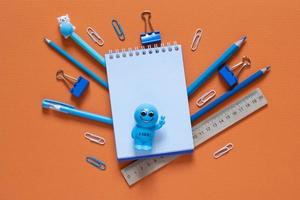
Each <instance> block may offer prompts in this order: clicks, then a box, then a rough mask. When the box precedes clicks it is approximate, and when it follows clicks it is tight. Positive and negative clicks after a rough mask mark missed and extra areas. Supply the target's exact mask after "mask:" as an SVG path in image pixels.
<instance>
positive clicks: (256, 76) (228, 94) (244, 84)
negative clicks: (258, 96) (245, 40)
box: [191, 66, 271, 122]
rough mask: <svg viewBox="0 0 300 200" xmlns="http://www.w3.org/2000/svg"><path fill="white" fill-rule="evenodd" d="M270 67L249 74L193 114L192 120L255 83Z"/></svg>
mask: <svg viewBox="0 0 300 200" xmlns="http://www.w3.org/2000/svg"><path fill="white" fill-rule="evenodd" d="M270 68H271V67H270V66H267V67H265V68H262V69H261V70H259V71H257V72H256V73H254V74H252V75H251V76H249V77H248V78H247V79H246V80H244V81H243V82H241V83H239V84H238V85H236V86H235V87H234V88H233V89H232V90H229V91H228V92H226V93H225V94H223V95H222V96H220V97H219V98H217V99H216V100H214V101H213V102H211V103H210V104H208V105H207V106H205V107H204V108H202V109H201V110H199V111H198V112H196V113H195V114H193V115H192V116H191V121H192V122H193V121H195V120H197V119H198V118H200V117H202V116H203V115H205V114H206V113H208V112H209V111H211V110H212V109H213V108H215V107H217V106H218V105H220V104H221V103H223V102H224V101H226V100H227V99H229V98H230V97H232V96H233V95H235V94H236V93H238V92H239V91H241V90H242V89H244V88H245V87H247V86H248V85H250V84H251V83H253V82H254V81H255V80H257V79H259V78H260V77H262V76H263V75H264V74H265V73H266V72H268V71H270Z"/></svg>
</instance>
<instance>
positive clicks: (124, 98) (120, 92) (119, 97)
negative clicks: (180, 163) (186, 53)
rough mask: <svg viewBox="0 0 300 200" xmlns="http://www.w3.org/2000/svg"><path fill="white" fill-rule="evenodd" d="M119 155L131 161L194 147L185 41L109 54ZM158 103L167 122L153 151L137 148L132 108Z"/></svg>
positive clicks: (108, 73) (111, 101)
mask: <svg viewBox="0 0 300 200" xmlns="http://www.w3.org/2000/svg"><path fill="white" fill-rule="evenodd" d="M105 59H106V66H107V77H108V84H109V94H110V103H111V109H112V116H113V128H114V135H115V143H116V152H117V158H118V159H119V160H130V159H138V158H145V157H155V156H160V155H171V154H178V153H187V152H191V151H192V150H193V148H194V144H193V139H192V128H191V121H190V113H189V106H188V97H187V88H186V81H185V73H184V66H183V59H182V49H181V45H177V44H175V45H170V46H165V47H157V48H151V49H140V50H129V51H125V52H119V53H117V52H116V53H109V54H106V55H105ZM143 103H149V104H152V105H154V106H155V107H156V108H157V109H158V113H159V115H160V116H161V115H164V116H165V117H166V119H165V120H166V123H165V125H164V126H163V127H162V128H161V129H159V130H157V131H156V132H155V134H156V135H155V137H154V140H153V147H152V150H151V151H143V150H135V148H134V140H133V139H132V138H131V131H132V129H133V127H134V126H135V124H136V123H135V120H134V111H135V109H136V108H137V107H138V106H139V105H140V104H143Z"/></svg>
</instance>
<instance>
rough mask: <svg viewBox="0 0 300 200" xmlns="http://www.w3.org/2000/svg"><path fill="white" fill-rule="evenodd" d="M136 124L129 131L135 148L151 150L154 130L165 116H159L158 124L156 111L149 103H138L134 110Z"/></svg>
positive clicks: (158, 127) (160, 124)
mask: <svg viewBox="0 0 300 200" xmlns="http://www.w3.org/2000/svg"><path fill="white" fill-rule="evenodd" d="M134 119H135V121H136V123H137V124H136V125H135V127H134V128H133V130H132V132H131V137H132V138H133V139H134V147H135V148H136V149H137V150H146V151H147V150H151V149H152V140H153V137H154V132H155V131H156V130H158V129H160V128H161V127H162V126H163V125H164V124H165V117H164V116H161V117H160V120H159V122H158V124H156V122H157V121H158V111H157V109H156V108H155V107H154V106H152V105H150V104H142V105H139V106H138V107H137V108H136V110H135V112H134Z"/></svg>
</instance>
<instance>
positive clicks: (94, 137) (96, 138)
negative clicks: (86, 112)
mask: <svg viewBox="0 0 300 200" xmlns="http://www.w3.org/2000/svg"><path fill="white" fill-rule="evenodd" d="M84 137H85V138H86V139H88V140H89V141H91V142H95V143H97V144H105V139H104V138H103V137H100V136H98V135H95V134H93V133H90V132H85V133H84Z"/></svg>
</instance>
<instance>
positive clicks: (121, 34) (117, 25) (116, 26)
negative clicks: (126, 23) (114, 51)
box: [111, 19, 125, 41]
mask: <svg viewBox="0 0 300 200" xmlns="http://www.w3.org/2000/svg"><path fill="white" fill-rule="evenodd" d="M111 24H112V26H113V28H114V29H115V32H116V34H117V36H118V38H119V39H120V40H121V41H124V40H125V34H124V31H123V28H122V26H121V25H120V23H119V22H118V21H117V20H116V19H113V20H112V21H111Z"/></svg>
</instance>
